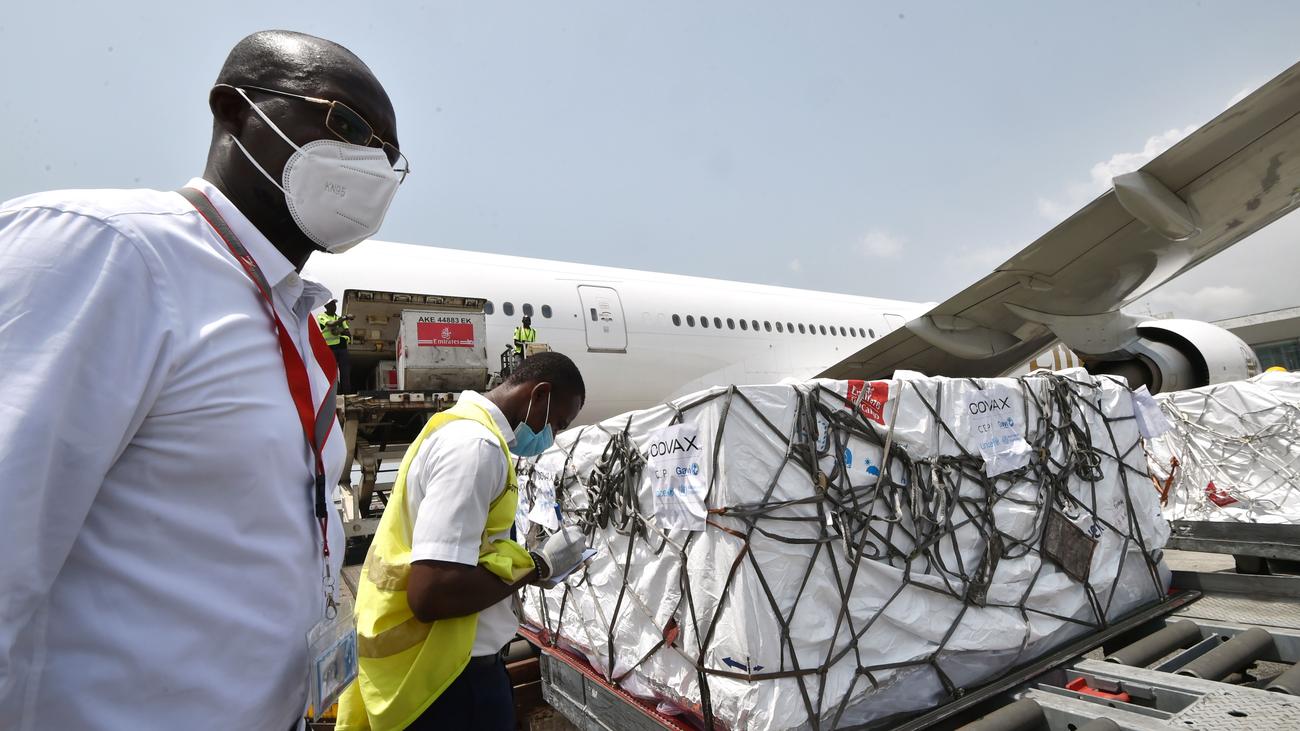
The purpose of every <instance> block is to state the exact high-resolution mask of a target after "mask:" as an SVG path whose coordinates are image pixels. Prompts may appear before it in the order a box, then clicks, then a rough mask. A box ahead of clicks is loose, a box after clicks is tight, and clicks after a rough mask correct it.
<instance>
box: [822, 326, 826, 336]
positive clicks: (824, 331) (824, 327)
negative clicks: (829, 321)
mask: <svg viewBox="0 0 1300 731" xmlns="http://www.w3.org/2000/svg"><path fill="white" fill-rule="evenodd" d="M825 334H826V326H825V325H822V335H825Z"/></svg>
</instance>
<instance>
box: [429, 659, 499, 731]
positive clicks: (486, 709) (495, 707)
mask: <svg viewBox="0 0 1300 731" xmlns="http://www.w3.org/2000/svg"><path fill="white" fill-rule="evenodd" d="M406 728H407V729H408V730H409V731H444V730H446V731H454V730H455V729H473V731H514V728H515V691H514V689H513V688H511V687H510V676H509V675H508V674H506V666H505V663H504V662H502V661H501V656H500V655H492V656H491V658H490V659H486V658H478V657H476V658H472V659H471V660H470V662H469V665H468V666H466V667H465V670H464V671H463V672H461V674H460V675H459V676H457V677H456V679H455V680H453V681H451V685H449V686H447V689H446V690H444V691H443V692H442V695H440V696H438V700H436V701H434V702H433V705H431V706H429V708H428V710H426V711H425V712H424V713H422V714H420V717H419V718H417V719H415V723H412V724H411V725H410V726H407V727H406Z"/></svg>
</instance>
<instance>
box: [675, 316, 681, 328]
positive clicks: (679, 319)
mask: <svg viewBox="0 0 1300 731" xmlns="http://www.w3.org/2000/svg"><path fill="white" fill-rule="evenodd" d="M673 324H674V325H676V326H677V327H681V326H682V317H681V315H673Z"/></svg>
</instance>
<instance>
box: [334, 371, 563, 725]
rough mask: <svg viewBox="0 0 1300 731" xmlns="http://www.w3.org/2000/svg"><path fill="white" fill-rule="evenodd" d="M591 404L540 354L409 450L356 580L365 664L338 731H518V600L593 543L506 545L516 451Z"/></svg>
mask: <svg viewBox="0 0 1300 731" xmlns="http://www.w3.org/2000/svg"><path fill="white" fill-rule="evenodd" d="M585 401H586V387H585V386H584V385H583V382H582V375H581V374H580V373H579V372H578V368H577V366H575V365H574V364H573V361H571V360H569V358H568V357H567V356H564V355H561V354H560V353H539V354H537V355H535V356H533V357H532V358H529V359H528V360H526V361H524V362H523V364H522V365H521V366H520V367H519V368H518V369H516V370H515V372H514V373H512V374H511V375H510V377H509V378H508V379H506V381H505V382H504V383H502V384H501V385H500V386H497V387H496V388H494V389H492V390H491V391H489V392H488V393H487V394H484V395H480V394H478V393H475V392H473V391H466V392H464V393H462V394H461V396H460V400H459V401H458V402H457V403H456V406H455V407H453V408H452V409H451V410H449V411H444V412H442V413H440V414H437V415H435V416H433V417H432V418H431V419H430V420H429V423H428V424H427V425H426V426H425V428H424V431H422V432H421V433H420V435H419V437H418V438H417V439H416V441H415V442H413V443H412V444H411V446H410V449H408V450H407V453H406V457H405V459H403V461H402V466H401V469H400V471H399V472H398V477H397V481H396V483H394V485H393V491H392V495H391V496H390V498H389V502H388V507H387V509H386V510H385V511H384V517H383V518H382V519H381V520H380V523H379V528H378V530H377V531H376V533H375V538H374V543H373V545H372V546H371V549H370V554H369V555H368V556H367V557H366V563H365V566H364V568H363V569H362V571H361V581H360V586H359V587H358V590H357V603H356V619H357V654H358V655H359V658H360V665H361V668H360V673H359V675H358V676H357V681H356V682H355V683H354V684H353V685H352V686H351V687H349V688H348V691H347V692H346V693H345V694H344V695H343V698H342V699H341V700H340V703H339V721H338V728H339V729H340V731H356V730H358V729H371V730H372V731H392V730H394V729H407V728H409V729H475V731H498V730H499V731H512V730H513V729H514V728H515V720H514V702H513V699H512V690H511V686H510V679H509V677H508V676H507V675H506V670H505V666H504V664H503V663H502V660H501V650H502V648H503V647H504V646H505V645H506V644H507V643H508V642H509V641H510V640H511V638H513V637H514V635H515V631H516V630H517V629H518V626H519V622H518V619H517V618H516V617H515V614H514V610H513V609H512V608H511V598H512V596H513V595H514V593H515V591H517V590H518V589H519V588H520V587H521V586H523V585H525V584H529V583H537V584H540V585H541V586H543V587H551V586H554V585H555V579H556V578H557V577H562V576H563V575H565V574H567V573H568V572H569V571H571V570H572V569H574V568H575V567H576V566H577V565H578V563H579V562H580V561H581V560H582V554H583V551H584V549H586V547H587V544H586V540H585V538H584V537H583V534H582V531H581V530H579V529H578V528H576V527H569V528H566V529H564V530H562V531H561V532H559V533H556V534H554V535H552V536H551V537H550V538H548V539H546V540H545V542H543V543H542V545H541V547H540V550H539V551H538V552H536V553H530V552H527V551H525V549H524V548H523V547H522V546H520V545H519V544H518V543H515V542H514V541H512V540H510V539H509V535H510V527H511V525H512V524H513V523H514V519H515V509H516V505H517V502H518V488H517V485H516V481H515V470H514V459H513V457H512V454H515V455H520V456H533V455H537V454H540V453H541V452H542V451H544V450H545V449H546V448H547V447H549V446H550V444H551V441H552V439H553V435H554V432H556V431H560V430H563V429H564V428H566V427H567V426H568V425H569V423H570V422H571V421H572V420H573V418H574V417H575V416H577V414H578V411H579V410H580V409H581V408H582V405H583V403H584V402H585Z"/></svg>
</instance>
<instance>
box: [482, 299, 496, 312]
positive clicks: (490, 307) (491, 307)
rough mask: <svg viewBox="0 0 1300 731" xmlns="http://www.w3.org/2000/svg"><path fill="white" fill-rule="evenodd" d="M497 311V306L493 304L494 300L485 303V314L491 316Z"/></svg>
mask: <svg viewBox="0 0 1300 731" xmlns="http://www.w3.org/2000/svg"><path fill="white" fill-rule="evenodd" d="M495 309H496V306H495V305H493V304H492V300H487V301H486V302H484V303H483V314H485V315H490V314H492V312H493V310H495Z"/></svg>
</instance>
